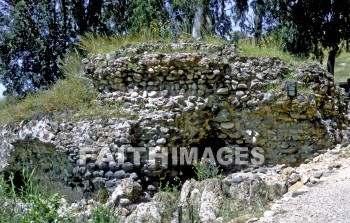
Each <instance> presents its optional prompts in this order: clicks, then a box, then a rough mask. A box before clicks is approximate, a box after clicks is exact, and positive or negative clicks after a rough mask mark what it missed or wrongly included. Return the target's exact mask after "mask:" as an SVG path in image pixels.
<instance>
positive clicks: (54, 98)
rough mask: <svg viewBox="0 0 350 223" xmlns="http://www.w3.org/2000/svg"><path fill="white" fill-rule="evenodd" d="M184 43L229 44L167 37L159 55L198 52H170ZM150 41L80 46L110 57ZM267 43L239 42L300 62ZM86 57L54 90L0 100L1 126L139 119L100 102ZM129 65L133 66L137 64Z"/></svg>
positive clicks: (249, 51) (90, 37) (65, 65)
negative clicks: (49, 119)
mask: <svg viewBox="0 0 350 223" xmlns="http://www.w3.org/2000/svg"><path fill="white" fill-rule="evenodd" d="M180 40H181V41H183V42H202V43H207V44H227V43H228V41H226V40H224V39H222V38H217V37H213V36H203V38H202V40H200V41H195V40H193V39H191V38H190V37H189V36H181V37H179V38H177V39H174V38H163V39H162V40H161V43H162V44H163V45H164V47H161V48H160V49H155V51H157V52H169V53H174V52H177V51H181V52H193V51H195V50H194V49H180V50H173V49H170V47H169V45H170V43H172V42H176V41H180ZM149 41H158V42H159V37H158V38H155V37H152V36H151V35H138V36H112V37H108V36H104V35H95V34H91V33H88V34H86V35H84V36H82V37H81V38H80V42H79V43H77V47H79V48H80V49H81V50H83V51H85V53H84V54H86V55H88V56H89V55H93V54H97V53H101V54H106V53H108V52H112V51H115V50H118V49H121V48H122V47H126V46H130V45H133V44H135V45H137V44H140V43H144V42H149ZM268 46H269V47H267V44H263V46H262V47H261V48H258V47H255V46H254V45H253V44H252V43H251V42H250V41H247V40H243V41H241V42H240V43H239V48H240V49H241V52H240V53H239V55H241V56H264V57H269V56H274V57H276V56H277V57H280V58H282V59H283V60H285V61H289V62H291V61H300V59H298V58H295V57H292V56H290V55H289V54H287V53H283V52H281V51H279V50H277V48H276V47H273V45H271V44H270V45H268ZM81 60H82V56H81V55H80V54H79V53H78V50H73V51H72V52H70V53H68V54H66V55H65V57H64V58H63V59H61V60H60V63H61V69H62V71H63V73H64V74H65V76H66V77H67V78H66V79H63V80H59V81H58V82H57V83H56V84H54V85H53V86H51V87H50V89H49V90H45V91H39V92H38V93H35V94H32V95H29V96H27V97H26V98H25V99H24V100H18V99H15V98H12V97H7V98H6V99H3V100H0V117H1V118H0V124H6V123H10V122H14V121H17V122H18V121H22V120H25V119H32V118H33V117H34V116H35V115H36V114H55V117H59V116H57V114H64V115H65V116H64V118H65V119H68V120H69V119H73V120H77V119H82V118H95V117H102V118H109V117H128V118H135V117H136V116H135V115H134V114H131V115H130V114H126V113H125V112H124V111H123V109H122V108H121V107H122V106H121V104H107V105H106V104H105V105H101V103H100V102H98V98H97V95H98V92H97V91H96V90H94V89H90V88H89V87H88V85H87V84H86V81H85V80H84V79H83V78H81V76H82V73H83V70H82V64H81ZM129 66H131V67H133V64H130V65H129Z"/></svg>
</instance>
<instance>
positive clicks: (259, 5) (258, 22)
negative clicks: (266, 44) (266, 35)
mask: <svg viewBox="0 0 350 223" xmlns="http://www.w3.org/2000/svg"><path fill="white" fill-rule="evenodd" d="M263 7H264V1H262V0H257V1H256V3H255V7H254V38H255V45H256V46H258V47H260V39H261V36H262V22H263V21H262V20H263V13H264V12H263Z"/></svg>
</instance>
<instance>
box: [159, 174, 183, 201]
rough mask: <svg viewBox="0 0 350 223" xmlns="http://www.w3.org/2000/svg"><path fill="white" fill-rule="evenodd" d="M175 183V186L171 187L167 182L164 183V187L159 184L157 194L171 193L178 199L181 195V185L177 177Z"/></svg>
mask: <svg viewBox="0 0 350 223" xmlns="http://www.w3.org/2000/svg"><path fill="white" fill-rule="evenodd" d="M175 182H176V184H172V185H170V183H169V181H168V182H166V183H165V184H164V185H163V183H162V182H159V186H158V192H167V193H172V194H173V195H174V196H175V197H179V196H180V193H181V186H182V183H181V182H180V179H179V178H178V177H175Z"/></svg>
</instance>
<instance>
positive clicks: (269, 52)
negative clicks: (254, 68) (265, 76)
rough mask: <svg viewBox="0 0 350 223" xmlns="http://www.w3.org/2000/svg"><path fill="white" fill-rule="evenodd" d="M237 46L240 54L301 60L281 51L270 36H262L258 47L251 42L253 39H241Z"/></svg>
mask: <svg viewBox="0 0 350 223" xmlns="http://www.w3.org/2000/svg"><path fill="white" fill-rule="evenodd" d="M238 47H239V49H240V50H241V51H240V52H239V55H241V56H257V57H279V58H281V59H282V60H284V61H286V62H297V63H298V62H301V61H302V59H301V58H298V57H295V56H293V55H291V54H290V53H287V52H283V51H281V50H280V49H279V46H278V42H273V40H271V39H270V38H268V37H267V38H266V37H265V38H264V39H263V41H261V45H260V47H258V46H255V44H253V39H243V40H240V41H239V43H238Z"/></svg>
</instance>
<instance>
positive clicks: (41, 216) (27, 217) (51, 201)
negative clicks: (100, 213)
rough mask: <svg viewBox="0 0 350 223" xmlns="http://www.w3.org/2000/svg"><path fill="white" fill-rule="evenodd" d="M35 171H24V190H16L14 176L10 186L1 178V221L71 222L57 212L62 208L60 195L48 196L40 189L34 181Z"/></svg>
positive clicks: (10, 222)
mask: <svg viewBox="0 0 350 223" xmlns="http://www.w3.org/2000/svg"><path fill="white" fill-rule="evenodd" d="M33 173H34V171H29V169H28V168H25V169H23V172H22V176H23V181H24V188H22V189H21V190H20V191H19V192H17V191H16V190H15V185H14V178H13V175H10V185H8V184H7V183H6V182H5V181H4V180H3V178H2V177H1V178H0V202H1V203H2V204H3V205H1V207H0V221H1V222H7V223H18V222H19V223H32V222H69V221H68V219H64V218H61V217H60V216H59V215H58V213H57V210H58V208H59V206H60V197H59V195H58V194H53V195H46V194H45V193H44V188H40V187H38V186H37V185H36V184H35V183H34V179H33Z"/></svg>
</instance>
